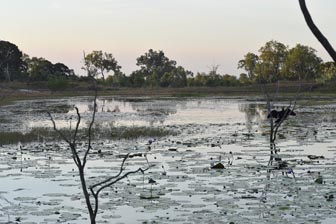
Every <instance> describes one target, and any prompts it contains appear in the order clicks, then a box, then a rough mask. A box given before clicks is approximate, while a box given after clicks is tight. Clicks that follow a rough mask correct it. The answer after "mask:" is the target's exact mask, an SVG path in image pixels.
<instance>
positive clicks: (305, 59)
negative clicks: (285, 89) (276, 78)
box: [282, 44, 322, 80]
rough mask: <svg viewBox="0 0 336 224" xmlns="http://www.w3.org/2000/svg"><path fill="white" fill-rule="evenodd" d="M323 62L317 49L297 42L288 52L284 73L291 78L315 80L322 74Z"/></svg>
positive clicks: (285, 76) (284, 75)
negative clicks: (317, 53)
mask: <svg viewBox="0 0 336 224" xmlns="http://www.w3.org/2000/svg"><path fill="white" fill-rule="evenodd" d="M321 63H322V60H321V58H319V57H318V56H317V55H316V50H314V49H313V48H311V47H308V46H304V45H301V44H297V45H296V46H295V47H294V48H292V49H290V50H289V52H288V55H287V58H286V62H285V65H284V67H283V71H282V75H283V77H284V78H286V79H289V80H301V79H304V80H314V79H316V78H318V76H319V74H320V67H321Z"/></svg>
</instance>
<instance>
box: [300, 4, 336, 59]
mask: <svg viewBox="0 0 336 224" xmlns="http://www.w3.org/2000/svg"><path fill="white" fill-rule="evenodd" d="M299 4H300V8H301V11H302V13H303V16H304V18H305V20H306V23H307V25H308V27H309V29H310V30H311V32H312V33H313V34H314V35H315V37H316V38H317V39H318V41H319V42H320V43H321V44H322V46H323V47H324V49H326V50H327V52H328V53H329V55H330V56H331V57H332V59H333V60H334V62H335V63H336V52H335V50H334V48H333V47H332V46H331V44H330V43H329V41H328V40H327V38H326V37H325V36H324V35H323V34H322V33H321V31H320V30H319V29H318V28H317V26H316V25H315V24H314V21H313V19H312V17H311V16H310V13H309V11H308V8H307V6H306V1H305V0H299Z"/></svg>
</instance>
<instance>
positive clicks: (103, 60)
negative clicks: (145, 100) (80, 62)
mask: <svg viewBox="0 0 336 224" xmlns="http://www.w3.org/2000/svg"><path fill="white" fill-rule="evenodd" d="M83 69H84V70H86V71H87V72H88V76H91V77H95V76H97V75H98V74H100V75H101V76H102V78H103V80H105V74H106V73H108V72H110V71H113V72H114V73H118V72H120V69H121V66H119V65H118V62H117V60H116V59H115V58H114V57H113V54H110V53H106V52H104V53H103V52H102V51H92V52H91V53H90V54H88V55H85V54H84V67H83Z"/></svg>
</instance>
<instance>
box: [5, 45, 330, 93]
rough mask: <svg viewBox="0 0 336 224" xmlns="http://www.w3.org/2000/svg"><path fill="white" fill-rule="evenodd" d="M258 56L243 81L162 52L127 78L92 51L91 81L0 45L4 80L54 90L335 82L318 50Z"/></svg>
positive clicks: (264, 51) (246, 61) (87, 58)
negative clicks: (89, 84)
mask: <svg viewBox="0 0 336 224" xmlns="http://www.w3.org/2000/svg"><path fill="white" fill-rule="evenodd" d="M258 52H259V54H256V53H251V52H249V53H247V54H246V55H244V56H243V59H242V60H240V61H239V62H238V68H240V69H243V70H245V73H241V74H240V76H239V77H236V76H233V75H228V74H224V75H223V74H219V72H218V67H219V66H218V65H213V66H211V67H210V68H209V71H208V72H203V73H199V72H198V73H196V74H194V73H193V72H191V71H189V70H187V69H185V68H184V67H182V66H180V65H177V62H176V61H174V60H171V59H169V58H168V57H167V56H166V55H165V53H164V52H163V51H155V50H152V49H150V50H149V51H148V52H146V53H145V54H143V55H141V56H139V57H138V58H137V59H136V61H137V62H136V65H137V66H138V67H139V68H138V69H137V70H136V71H133V72H132V73H131V74H128V75H126V74H125V73H123V72H122V70H121V68H122V67H121V66H120V65H119V64H118V61H117V60H116V58H115V57H114V56H113V54H111V53H106V52H103V51H92V52H90V53H89V54H85V53H84V56H83V59H82V61H83V67H82V69H83V70H84V71H85V72H86V76H79V75H76V74H75V72H74V70H73V69H70V68H69V67H68V66H66V65H65V64H63V63H55V64H53V63H52V62H50V61H48V60H47V59H44V58H39V57H29V56H28V55H26V54H24V53H22V52H21V51H20V50H19V48H18V47H17V46H16V45H15V44H13V43H10V42H8V41H0V80H1V81H21V82H28V83H34V82H47V83H48V87H49V88H50V89H55V90H56V89H62V88H64V87H66V86H67V85H68V83H69V82H79V81H86V80H88V77H89V78H90V77H93V78H95V79H97V80H98V81H99V83H100V84H105V85H111V86H115V87H151V88H154V87H186V86H209V87H214V86H241V85H250V84H254V83H260V82H261V81H262V82H274V81H276V80H293V81H294V80H304V81H310V82H319V83H324V82H330V81H335V80H336V66H335V63H334V62H323V61H322V59H321V58H319V57H318V56H317V55H316V50H314V49H313V48H311V47H309V46H304V45H301V44H297V45H296V46H295V47H293V48H289V47H288V46H286V45H285V44H283V43H280V42H278V41H275V40H271V41H268V42H267V43H265V45H264V46H262V47H261V48H260V49H259V51H258Z"/></svg>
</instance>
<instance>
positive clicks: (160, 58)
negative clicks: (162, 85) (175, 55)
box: [137, 49, 176, 86]
mask: <svg viewBox="0 0 336 224" xmlns="http://www.w3.org/2000/svg"><path fill="white" fill-rule="evenodd" d="M137 65H138V66H140V71H141V74H143V75H145V80H146V81H147V83H149V84H150V85H151V86H153V85H158V84H159V82H160V80H161V78H162V76H163V75H164V74H165V73H170V72H171V71H172V70H174V69H175V68H176V61H173V60H170V59H169V58H168V57H166V56H165V54H164V52H163V51H154V50H152V49H150V50H149V51H148V52H147V53H145V54H144V55H141V56H140V57H138V58H137Z"/></svg>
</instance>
